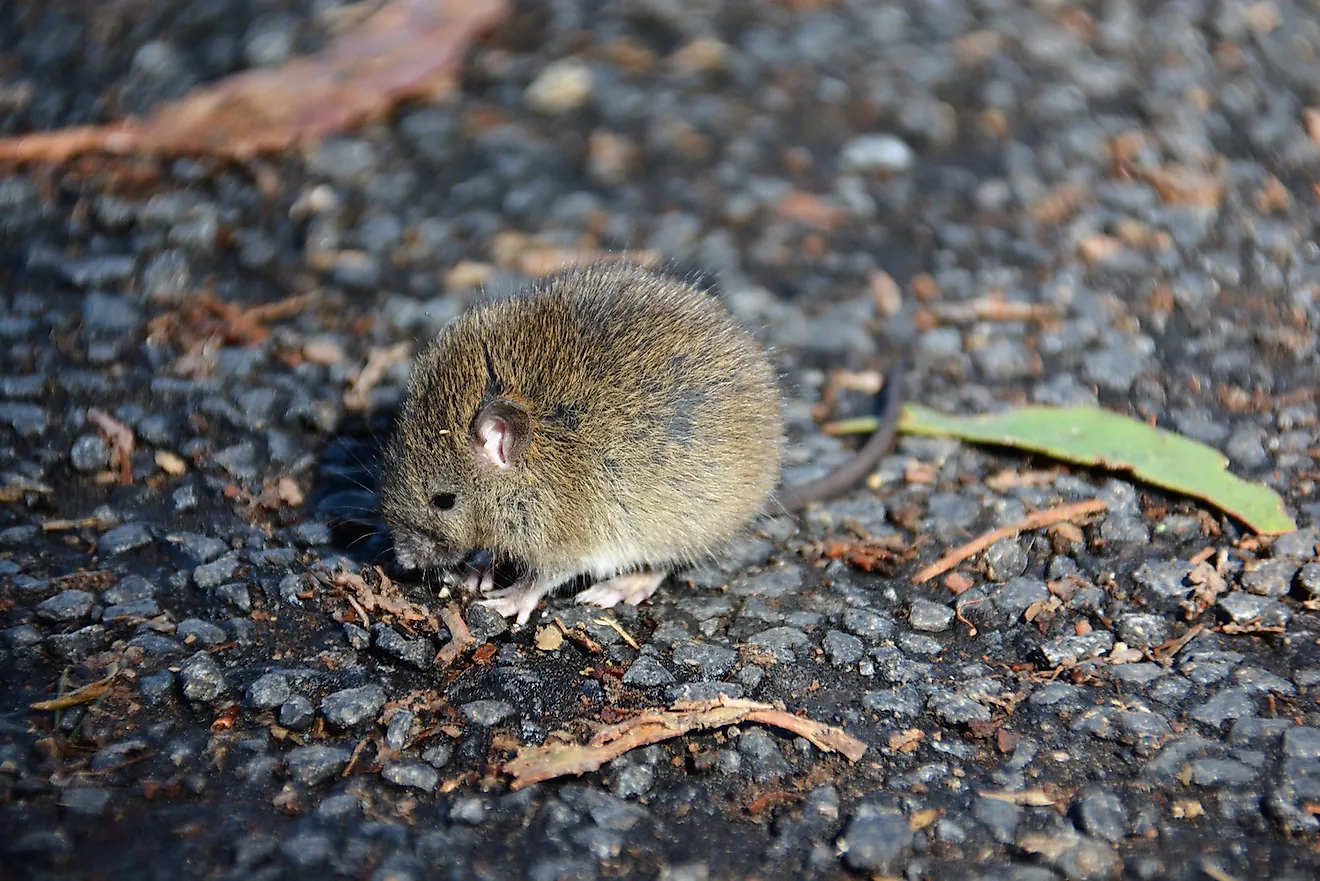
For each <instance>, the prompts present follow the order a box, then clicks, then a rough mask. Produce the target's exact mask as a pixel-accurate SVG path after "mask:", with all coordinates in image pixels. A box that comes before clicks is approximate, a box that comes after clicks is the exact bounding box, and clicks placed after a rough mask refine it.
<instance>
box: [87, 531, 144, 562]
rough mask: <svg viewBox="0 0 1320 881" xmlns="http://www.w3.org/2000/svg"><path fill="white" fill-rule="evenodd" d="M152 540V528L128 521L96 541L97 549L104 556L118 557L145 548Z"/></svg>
mask: <svg viewBox="0 0 1320 881" xmlns="http://www.w3.org/2000/svg"><path fill="white" fill-rule="evenodd" d="M151 542H152V537H151V530H149V529H147V527H145V526H143V525H142V524H140V523H126V524H124V525H123V526H119V527H116V528H115V529H111V530H110V531H109V532H107V533H105V534H104V535H102V536H101V538H100V539H99V540H98V541H97V542H96V550H97V552H98V553H100V554H102V555H104V556H107V557H116V556H118V555H120V554H126V553H128V552H129V551H136V550H137V549H139V548H145V547H146V546H147V545H149V544H151Z"/></svg>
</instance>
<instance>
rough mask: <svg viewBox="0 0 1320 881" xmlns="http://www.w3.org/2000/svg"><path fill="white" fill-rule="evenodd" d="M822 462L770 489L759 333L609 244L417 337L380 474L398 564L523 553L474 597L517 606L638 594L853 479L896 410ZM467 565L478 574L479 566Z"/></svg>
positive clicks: (512, 609) (772, 425)
mask: <svg viewBox="0 0 1320 881" xmlns="http://www.w3.org/2000/svg"><path fill="white" fill-rule="evenodd" d="M896 388H897V383H896V382H895V381H894V378H893V377H892V376H891V378H890V379H889V380H888V383H887V393H886V398H887V406H886V412H885V413H884V414H883V415H882V428H881V429H880V430H878V431H877V432H875V433H874V434H873V435H872V437H871V438H870V440H868V442H867V443H866V445H865V446H864V447H863V448H862V450H861V451H860V452H859V453H858V455H857V457H856V458H855V459H854V460H853V461H851V462H849V463H848V464H846V465H844V466H842V467H841V468H840V469H838V470H837V471H835V472H833V473H831V474H828V475H826V476H825V477H824V478H822V479H821V480H819V481H815V482H813V483H811V484H808V485H806V486H804V487H790V488H787V489H786V490H784V491H782V492H781V493H780V494H779V495H778V497H777V498H776V497H775V496H774V490H775V487H776V485H777V484H778V482H779V477H780V455H781V452H782V447H783V433H784V427H783V419H782V416H781V412H780V399H779V389H778V386H777V384H776V377H775V371H774V369H773V368H772V366H771V364H770V361H769V359H768V358H767V357H766V354H765V352H764V350H763V349H762V348H761V346H760V345H759V344H758V343H757V342H756V341H755V340H754V339H753V338H752V336H751V335H750V334H748V333H747V332H746V331H744V330H743V329H741V328H740V327H739V326H738V325H737V324H736V323H735V321H734V320H733V318H732V317H731V316H730V315H729V313H728V312H727V311H726V310H725V308H724V306H723V305H721V304H720V303H719V301H718V300H716V299H714V298H713V297H711V296H709V295H707V294H705V293H702V292H701V291H700V290H698V289H697V288H696V287H694V286H693V285H691V284H688V283H687V282H685V281H684V280H682V279H680V278H677V277H675V276H671V275H668V274H665V273H663V272H658V271H655V270H651V269H646V268H643V267H640V266H637V265H635V264H632V263H628V262H624V261H608V262H600V263H594V264H590V265H586V266H581V267H577V268H573V269H568V270H565V271H563V272H560V273H558V274H556V275H552V276H548V277H545V278H542V279H539V280H537V281H535V282H533V283H532V284H531V285H530V287H529V288H528V289H527V290H525V291H524V292H522V293H521V294H520V295H519V296H517V297H515V298H511V299H507V300H502V301H496V302H492V303H488V304H484V305H481V306H479V307H477V308H474V309H473V310H471V311H469V312H468V313H466V314H464V315H462V316H461V317H459V318H458V319H456V320H455V321H454V322H452V323H451V324H450V325H449V326H448V327H446V328H445V329H444V330H443V331H442V332H441V333H440V335H439V336H438V337H437V338H436V339H435V340H434V341H433V342H432V343H431V344H430V345H429V346H427V347H426V348H425V349H424V350H423V351H422V352H421V354H420V355H419V356H418V358H417V361H416V364H415V366H414V368H413V373H412V378H411V380H410V382H409V386H408V391H407V395H406V397H405V399H404V402H403V405H402V408H401V410H400V413H399V418H398V423H397V427H396V431H395V434H394V436H393V438H392V439H391V441H390V445H389V447H388V448H387V450H386V454H385V458H384V463H383V471H382V475H381V493H380V502H381V511H382V514H383V515H384V518H385V521H386V523H387V524H388V525H389V527H390V530H391V531H392V533H393V536H394V548H395V557H396V559H397V560H398V562H399V564H400V565H401V566H402V567H404V568H419V569H429V568H433V567H439V568H452V567H455V566H457V565H459V564H460V563H461V562H462V561H463V560H464V559H465V558H466V557H467V556H468V555H469V553H470V552H472V551H474V550H479V549H480V550H487V551H489V552H491V554H492V555H493V556H494V557H495V558H496V559H502V560H512V561H517V562H519V563H521V564H522V567H523V569H524V570H525V573H526V574H525V575H523V576H522V577H521V578H520V579H519V580H518V581H517V582H516V583H515V584H513V585H512V586H511V587H508V588H506V589H503V590H495V589H493V588H494V585H493V579H492V578H491V573H490V572H489V570H487V571H486V572H485V573H484V574H483V573H478V574H476V575H470V576H469V578H468V579H467V582H466V583H467V584H468V585H469V586H473V587H477V588H478V589H480V590H482V592H483V593H484V594H485V599H483V600H482V602H483V604H484V605H486V606H489V607H491V608H493V609H495V610H496V611H498V612H499V613H500V614H502V615H505V616H516V617H517V620H518V623H519V624H524V623H526V622H527V620H528V619H529V618H530V617H531V614H532V612H533V611H534V610H535V608H536V606H537V604H538V603H539V601H540V600H541V598H542V597H544V596H545V595H546V594H547V593H549V592H551V591H553V590H554V589H555V588H557V587H558V586H560V585H561V584H564V583H565V582H567V581H570V580H571V579H573V578H575V577H577V576H580V575H589V576H591V577H593V578H595V579H597V580H598V582H597V584H595V585H594V586H593V587H591V588H590V589H588V590H586V591H584V592H583V593H581V594H579V595H578V600H579V602H591V603H595V604H597V605H601V606H605V607H609V606H612V605H614V604H615V603H617V602H619V601H621V600H623V601H627V602H629V603H632V604H634V605H635V604H637V603H640V602H641V601H642V600H644V599H646V598H647V597H649V596H650V595H651V594H652V593H654V592H655V590H656V588H657V587H658V586H659V584H660V582H661V581H663V580H664V577H665V575H666V574H667V571H668V570H669V569H670V568H673V567H676V566H681V565H684V564H688V563H691V562H693V561H696V560H699V559H701V558H704V557H709V556H710V555H711V554H713V553H715V552H717V551H718V550H719V549H720V547H721V546H722V545H724V544H725V543H726V542H728V541H729V540H730V539H733V538H734V537H736V536H737V535H738V534H739V533H740V532H741V531H742V530H743V529H744V528H745V527H746V526H747V524H748V523H749V522H750V521H751V520H752V519H753V518H754V517H755V516H756V515H757V514H759V513H761V512H763V511H766V510H771V509H777V508H786V509H794V508H799V507H802V506H804V505H806V504H807V503H809V502H811V501H816V500H820V499H822V498H825V497H828V496H830V495H835V494H837V493H839V492H841V491H843V490H845V489H847V488H848V487H850V486H852V485H854V484H855V483H856V482H857V481H859V480H860V479H861V478H862V477H864V476H865V475H866V474H867V473H869V471H870V470H871V469H872V468H873V467H874V465H875V464H876V462H877V461H878V460H879V459H880V458H881V457H882V456H883V455H884V454H885V453H886V452H887V451H888V449H889V448H890V446H891V444H892V441H893V431H894V428H895V423H896V422H897V419H896V416H897V413H898V395H897V394H896V393H895V391H894V390H895V389H896ZM483 576H484V577H483Z"/></svg>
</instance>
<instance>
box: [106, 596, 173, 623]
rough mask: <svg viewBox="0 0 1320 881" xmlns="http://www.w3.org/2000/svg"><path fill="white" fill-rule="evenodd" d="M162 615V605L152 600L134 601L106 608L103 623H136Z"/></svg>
mask: <svg viewBox="0 0 1320 881" xmlns="http://www.w3.org/2000/svg"><path fill="white" fill-rule="evenodd" d="M159 614H160V604H159V603H157V602H156V601H155V600H152V599H145V600H133V601H131V602H127V603H120V604H118V605H115V606H106V607H105V610H104V611H103V612H101V620H102V621H103V622H106V623H109V622H116V621H135V620H144V619H147V618H154V617H156V616H157V615H159Z"/></svg>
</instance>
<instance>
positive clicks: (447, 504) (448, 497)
mask: <svg viewBox="0 0 1320 881" xmlns="http://www.w3.org/2000/svg"><path fill="white" fill-rule="evenodd" d="M455 499H456V497H455V495H454V494H453V493H436V494H435V495H433V496H431V507H432V508H435V509H436V510H437V511H448V510H449V509H450V508H452V507H454V501H455Z"/></svg>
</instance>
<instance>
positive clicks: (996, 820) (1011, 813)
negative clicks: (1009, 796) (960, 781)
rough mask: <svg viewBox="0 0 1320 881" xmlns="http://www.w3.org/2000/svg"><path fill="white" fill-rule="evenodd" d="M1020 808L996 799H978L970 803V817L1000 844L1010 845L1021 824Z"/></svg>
mask: <svg viewBox="0 0 1320 881" xmlns="http://www.w3.org/2000/svg"><path fill="white" fill-rule="evenodd" d="M1022 813H1023V811H1022V808H1020V807H1019V806H1017V805H1015V804H1013V803H1012V802H1007V801H1004V800H1002V799H998V798H984V797H978V798H977V799H976V800H975V801H973V802H972V816H973V817H974V818H975V819H976V820H977V822H979V823H980V824H981V825H983V826H985V828H986V829H988V830H989V831H990V837H992V838H993V839H994V840H995V841H998V842H999V843H1000V844H1012V843H1013V840H1014V838H1015V836H1016V835H1017V827H1018V824H1019V823H1021V822H1022Z"/></svg>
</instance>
